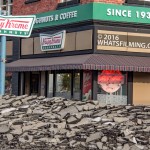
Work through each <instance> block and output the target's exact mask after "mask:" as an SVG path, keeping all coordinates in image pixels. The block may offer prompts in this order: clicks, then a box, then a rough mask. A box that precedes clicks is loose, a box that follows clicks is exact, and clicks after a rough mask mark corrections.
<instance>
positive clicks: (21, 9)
mask: <svg viewBox="0 0 150 150" xmlns="http://www.w3.org/2000/svg"><path fill="white" fill-rule="evenodd" d="M60 1H61V0H40V1H37V2H34V3H29V4H25V0H15V1H14V2H13V15H29V14H37V13H42V12H47V11H50V10H55V9H56V7H57V4H58V3H59V2H60ZM124 1H125V0H80V3H81V4H85V3H90V2H102V3H115V4H122V3H124Z"/></svg>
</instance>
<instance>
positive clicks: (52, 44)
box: [40, 30, 66, 51]
mask: <svg viewBox="0 0 150 150" xmlns="http://www.w3.org/2000/svg"><path fill="white" fill-rule="evenodd" d="M65 36H66V31H65V30H63V31H61V32H57V33H55V34H51V35H49V34H40V43H41V50H42V51H48V50H60V49H63V48H64V43H65Z"/></svg>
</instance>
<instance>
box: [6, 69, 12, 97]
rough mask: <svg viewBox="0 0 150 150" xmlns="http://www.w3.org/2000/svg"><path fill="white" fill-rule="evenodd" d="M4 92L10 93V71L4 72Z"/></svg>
mask: <svg viewBox="0 0 150 150" xmlns="http://www.w3.org/2000/svg"><path fill="white" fill-rule="evenodd" d="M5 93H6V94H9V95H10V94H12V72H6V78H5Z"/></svg>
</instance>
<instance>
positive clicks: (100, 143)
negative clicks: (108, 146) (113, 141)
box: [96, 142, 103, 150]
mask: <svg viewBox="0 0 150 150" xmlns="http://www.w3.org/2000/svg"><path fill="white" fill-rule="evenodd" d="M96 145H97V147H98V149H100V150H102V148H103V143H102V142H97V143H96Z"/></svg>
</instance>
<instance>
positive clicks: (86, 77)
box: [82, 71, 92, 101]
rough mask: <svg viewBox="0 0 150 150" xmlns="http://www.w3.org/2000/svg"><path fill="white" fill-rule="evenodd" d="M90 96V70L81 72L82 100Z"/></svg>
mask: <svg viewBox="0 0 150 150" xmlns="http://www.w3.org/2000/svg"><path fill="white" fill-rule="evenodd" d="M91 98H92V71H84V72H83V96H82V100H83V101H86V100H91Z"/></svg>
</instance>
